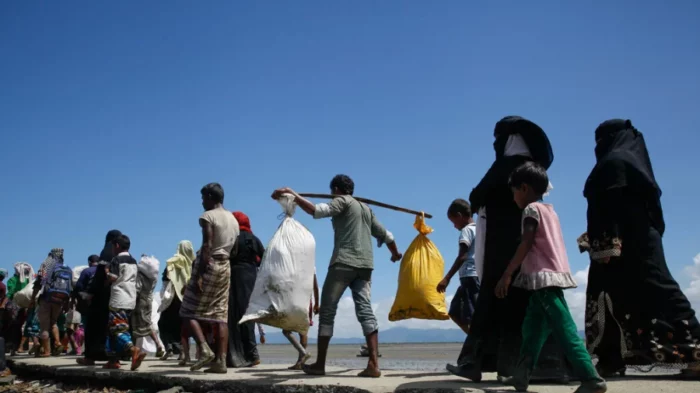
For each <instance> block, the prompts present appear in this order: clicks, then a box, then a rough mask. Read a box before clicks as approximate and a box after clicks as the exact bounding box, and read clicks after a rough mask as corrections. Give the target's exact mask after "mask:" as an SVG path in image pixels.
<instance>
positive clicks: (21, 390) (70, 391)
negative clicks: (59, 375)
mask: <svg viewBox="0 0 700 393" xmlns="http://www.w3.org/2000/svg"><path fill="white" fill-rule="evenodd" d="M137 392H139V391H138V390H118V389H112V388H102V387H100V388H97V387H89V386H80V387H78V386H67V385H65V384H62V383H54V382H52V381H24V380H21V379H17V380H15V382H14V383H13V384H11V385H6V386H0V393H137Z"/></svg>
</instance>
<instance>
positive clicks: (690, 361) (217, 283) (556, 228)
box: [0, 116, 700, 393]
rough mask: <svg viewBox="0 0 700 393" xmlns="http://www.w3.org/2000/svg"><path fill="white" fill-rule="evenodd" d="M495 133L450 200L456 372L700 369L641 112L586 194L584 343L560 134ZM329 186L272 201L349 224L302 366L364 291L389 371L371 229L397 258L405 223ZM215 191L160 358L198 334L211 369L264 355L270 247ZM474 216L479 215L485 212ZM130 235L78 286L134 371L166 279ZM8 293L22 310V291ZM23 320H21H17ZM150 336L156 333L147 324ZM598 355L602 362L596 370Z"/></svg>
mask: <svg viewBox="0 0 700 393" xmlns="http://www.w3.org/2000/svg"><path fill="white" fill-rule="evenodd" d="M494 139H495V141H494V150H495V153H496V160H495V162H494V163H493V165H492V166H491V168H490V169H489V170H488V172H487V173H486V175H485V176H484V177H483V179H482V180H481V181H480V182H479V184H478V185H477V186H476V187H475V188H474V189H473V190H472V192H471V195H470V196H469V201H466V200H463V199H459V200H456V201H455V202H453V203H452V205H451V206H450V208H449V209H448V218H449V219H450V220H451V221H452V223H453V224H454V225H455V227H457V229H459V230H460V231H462V234H461V235H460V252H459V256H458V258H457V261H456V262H455V265H454V266H453V268H452V269H450V271H449V273H448V275H447V276H446V277H445V279H444V280H443V281H442V282H441V283H440V284H438V288H437V290H438V291H441V292H443V291H445V290H446V288H447V286H448V285H449V281H450V279H451V277H452V275H454V274H456V273H457V272H458V271H459V272H460V277H461V278H462V280H460V282H461V284H462V285H461V286H460V288H459V290H458V295H459V296H456V297H455V301H456V302H459V303H460V305H455V303H453V307H451V312H450V314H451V316H452V317H453V319H455V321H456V322H458V323H459V326H460V327H461V328H462V329H463V330H465V332H468V336H467V338H466V340H465V342H464V345H463V347H462V351H461V353H460V355H459V358H458V360H457V364H456V365H448V366H447V369H448V371H449V372H451V373H453V374H455V375H458V376H460V377H464V378H467V379H470V380H472V381H476V382H478V381H480V380H481V378H482V373H483V372H496V373H497V374H498V376H499V379H501V380H502V381H503V382H505V383H508V384H511V385H513V386H515V387H516V389H518V390H524V389H527V386H528V384H529V383H530V381H546V380H562V381H565V380H570V379H578V380H581V381H582V385H581V387H580V388H579V390H577V392H581V393H584V392H589V393H593V392H604V391H605V390H606V387H605V381H604V378H609V377H613V376H615V375H616V374H620V373H624V370H625V368H626V367H627V366H645V365H646V366H650V365H659V364H663V365H682V367H684V370H683V373H684V374H686V375H687V376H690V377H696V378H700V341H699V340H700V324H698V320H697V318H696V316H695V312H694V310H693V309H692V307H691V305H690V303H689V302H688V299H687V298H686V297H685V295H684V294H683V293H682V291H681V289H680V288H679V286H678V284H677V282H676V281H675V280H674V278H673V277H672V275H671V273H670V271H669V269H668V266H667V264H666V260H665V257H664V251H663V246H662V236H663V234H664V229H665V223H664V218H663V210H662V208H661V203H660V197H661V189H660V187H659V185H658V183H657V181H656V179H655V176H654V172H653V169H652V165H651V160H650V158H649V154H648V152H647V148H646V144H645V141H644V137H643V135H642V133H641V132H640V131H638V130H637V129H636V128H635V127H634V126H633V125H632V123H631V121H629V120H619V119H615V120H609V121H606V122H604V123H602V124H601V125H600V126H599V127H598V128H597V129H596V131H595V155H596V159H597V163H596V165H595V167H594V168H593V170H592V171H591V174H590V176H589V177H588V179H587V180H586V183H585V188H584V192H583V194H584V197H585V198H586V200H587V201H588V213H587V218H588V228H587V229H586V231H585V233H584V234H583V235H581V237H580V238H579V239H578V245H579V249H580V251H581V252H588V253H589V256H590V259H591V266H590V269H589V279H588V287H587V301H586V321H585V324H586V325H585V332H586V340H585V345H584V342H583V341H582V340H581V339H580V338H579V337H578V333H577V329H576V326H575V324H574V323H573V320H572V318H571V315H570V313H569V310H568V306H567V304H566V301H565V300H564V296H563V292H562V290H565V289H567V288H572V287H575V286H576V283H575V281H574V279H573V276H572V275H571V272H570V269H569V264H568V258H567V252H566V248H565V246H564V243H565V242H564V240H563V235H562V232H561V228H560V224H559V217H558V216H557V214H556V213H555V211H554V209H553V207H552V206H551V205H549V204H546V203H543V202H542V199H543V197H544V196H545V195H547V193H548V192H549V191H550V190H551V189H552V186H551V184H550V182H549V178H548V176H547V172H546V171H547V169H548V168H549V167H550V166H551V165H552V163H553V160H554V154H553V150H552V146H551V145H550V142H549V139H548V138H547V135H546V133H545V132H544V130H542V129H541V128H540V127H539V126H538V125H537V124H535V123H534V122H532V121H529V120H527V119H524V118H521V117H516V116H509V117H506V118H504V119H502V120H500V121H499V122H498V123H496V126H495V130H494ZM330 191H331V193H332V194H333V195H334V196H335V198H334V199H333V200H332V201H331V202H330V203H320V204H313V203H311V202H310V201H308V200H307V199H305V198H303V197H302V196H300V195H299V194H298V193H296V192H295V191H294V190H292V189H290V188H282V189H278V190H275V192H274V193H273V194H272V198H273V199H278V198H280V197H281V196H282V195H284V194H290V195H292V197H293V198H294V201H295V203H296V204H297V205H298V206H299V207H300V208H301V209H302V210H304V211H305V212H306V213H308V214H310V215H312V216H313V217H314V218H317V219H321V218H326V217H332V218H333V229H334V232H335V236H334V249H333V256H332V259H331V262H330V266H329V270H328V274H327V276H326V281H325V283H324V284H323V288H322V291H321V295H320V308H319V307H318V305H317V306H316V307H313V308H314V309H315V311H316V312H319V314H320V324H319V331H318V335H319V337H318V353H317V360H316V363H314V364H312V365H308V366H306V365H304V364H303V363H304V362H305V360H306V359H308V356H307V355H308V353H306V352H303V353H302V352H301V350H300V363H299V364H297V365H296V366H298V367H297V368H300V369H302V370H303V371H304V372H305V373H307V374H312V375H322V374H324V373H325V362H326V354H327V351H328V347H329V345H330V341H331V337H332V335H333V325H334V320H335V314H336V311H337V306H338V302H339V300H340V298H341V297H342V295H343V293H344V292H345V290H346V289H347V288H350V290H351V291H352V297H353V300H354V302H355V311H356V314H357V318H358V321H359V322H360V324H361V326H362V330H363V334H364V335H365V337H366V341H367V349H368V353H369V361H368V365H367V368H366V369H365V370H364V371H362V372H361V373H360V374H359V376H361V377H379V376H380V375H381V372H380V368H379V362H378V340H379V338H378V324H377V321H376V318H375V316H374V312H373V310H372V305H371V281H372V271H373V269H374V256H373V244H372V237H374V238H376V239H377V240H378V241H379V244H380V246H381V245H382V244H386V245H387V247H388V249H389V250H390V252H391V260H392V261H393V262H396V261H399V260H401V258H402V255H401V253H400V252H399V250H398V248H397V245H396V242H395V240H394V236H393V235H392V233H391V232H389V231H387V230H386V229H385V228H384V227H383V226H382V225H381V223H379V221H378V220H377V218H376V217H375V216H374V213H373V212H372V210H371V209H370V208H369V207H368V206H367V205H365V204H364V203H362V202H359V201H358V200H357V199H355V198H354V197H353V192H354V183H353V181H352V180H351V179H350V178H349V177H348V176H345V175H338V176H336V177H335V178H333V179H332V180H331V183H330ZM201 195H202V205H203V207H204V210H205V213H204V214H203V215H202V216H201V217H200V219H199V224H200V226H201V228H202V234H203V238H202V247H201V248H200V250H199V251H198V252H197V253H195V252H194V248H193V246H192V243H191V242H189V241H182V242H181V243H180V244H179V245H178V248H177V253H176V255H175V256H174V257H172V258H170V259H169V260H168V261H167V263H166V268H165V271H164V272H163V276H162V280H163V292H162V293H163V295H162V303H161V306H160V310H159V311H160V312H161V314H160V322H159V333H160V338H161V340H162V342H163V344H164V348H162V349H159V352H161V353H159V355H161V356H162V357H163V358H164V359H167V358H168V357H170V356H172V355H173V354H176V355H179V356H180V364H181V365H182V366H185V365H188V364H189V362H190V359H189V339H190V337H192V338H194V340H195V342H196V343H197V359H196V361H195V362H194V364H192V365H191V369H192V370H199V369H201V368H203V367H205V366H209V368H208V369H207V371H209V372H214V373H225V372H226V369H227V367H246V366H253V365H256V364H258V363H259V362H260V360H259V356H258V353H257V349H256V340H255V325H254V323H253V322H248V323H244V324H239V323H238V322H239V321H240V320H241V318H242V316H243V314H244V312H245V310H246V308H247V306H248V302H249V300H250V296H251V292H252V290H253V286H254V283H255V279H256V275H257V269H258V267H259V263H260V261H261V259H262V256H263V253H264V247H263V245H262V243H261V242H260V240H259V239H258V238H257V237H255V235H253V233H252V230H251V226H250V221H249V220H248V217H246V216H245V215H244V214H243V213H240V212H234V213H231V212H230V211H228V210H226V209H225V208H224V207H223V202H224V191H223V188H222V187H221V186H220V185H219V184H217V183H211V184H208V185H206V186H205V187H204V188H202V190H201ZM472 213H475V214H477V217H478V219H477V221H476V223H474V221H473V219H472V216H473V214H472ZM129 245H130V241H129V239H128V237H126V236H125V235H123V234H121V233H120V232H119V231H110V232H109V234H108V235H107V238H106V242H105V246H104V249H103V250H102V253H101V254H100V255H99V257H97V256H96V257H95V258H92V259H91V263H93V266H91V267H90V269H88V270H86V271H84V272H83V273H82V274H81V280H82V279H83V277H82V275H86V277H88V276H89V277H88V278H87V279H86V282H83V283H81V282H80V281H79V283H78V285H76V289H79V292H80V293H83V294H84V295H81V296H78V297H77V298H78V299H80V301H84V302H85V303H86V305H85V306H84V307H85V312H84V313H83V315H84V319H83V324H84V326H85V357H84V358H82V359H80V360H79V363H81V364H85V365H90V364H94V362H95V361H102V360H108V363H107V367H119V359H120V358H121V357H130V358H131V359H132V369H137V368H138V366H139V364H140V362H141V361H142V360H143V356H144V354H143V353H142V352H141V351H140V350H139V349H138V348H137V347H135V346H134V345H133V343H132V341H131V339H132V338H131V336H130V334H131V333H132V332H136V331H137V330H138V329H136V326H131V325H130V323H132V324H134V323H135V324H136V325H139V326H143V325H144V323H146V322H148V321H150V319H149V317H147V316H145V315H142V314H143V312H142V311H143V310H144V309H145V308H146V307H147V304H148V303H149V302H150V301H151V300H150V298H148V297H147V296H146V297H145V298H139V297H138V295H140V294H141V293H148V292H149V291H150V293H151V294H152V292H153V288H155V283H153V282H149V283H148V284H144V283H141V284H139V286H138V290H137V287H136V284H137V281H138V280H137V278H138V276H139V274H140V271H141V270H142V269H141V268H140V267H141V265H143V263H141V264H138V263H137V262H136V261H135V260H134V258H132V257H131V255H130V254H129V253H128V250H129ZM62 260H63V251H62V250H58V249H56V250H53V251H52V253H51V254H50V255H49V259H47V262H44V264H42V266H41V268H40V269H39V271H38V274H37V278H36V280H35V281H34V284H33V285H34V288H35V291H34V294H33V295H34V298H36V295H37V294H38V292H39V291H40V290H42V288H44V292H43V295H42V296H43V298H39V299H38V303H39V308H38V310H35V308H32V307H34V303H32V307H30V310H28V312H27V316H26V322H24V325H25V331H26V330H27V329H26V326H31V325H32V320H33V319H32V318H37V315H38V320H39V325H40V329H39V330H40V331H41V335H40V337H41V340H42V341H41V346H42V351H41V352H40V356H48V355H50V350H51V348H50V347H49V344H48V343H49V338H50V337H49V332H51V331H52V329H55V324H56V322H55V320H56V318H57V316H58V314H60V306H57V305H56V304H60V302H58V303H57V302H55V301H53V300H55V299H53V300H52V298H51V297H50V296H51V295H50V294H51V293H53V292H52V285H54V283H53V282H52V281H51V280H52V279H50V278H49V277H55V276H56V275H55V271H56V267H57V266H59V265H61V264H62ZM465 262H467V263H466V264H465ZM463 265H464V266H463ZM30 268H31V267H30ZM0 274H2V272H0ZM16 276H17V280H14V282H13V288H15V287H17V285H18V284H17V281H19V282H20V283H22V284H21V285H29V284H28V282H29V280H30V278H31V274H30V272H29V270H28V269H26V268H25V267H21V268H20V270H19V271H18V274H17V275H16ZM13 278H14V277H13ZM466 278H469V279H466ZM310 279H311V278H310ZM47 280H48V281H47ZM314 281H315V277H314ZM8 284H9V283H8ZM144 288H145V289H144ZM0 289H2V288H0ZM8 289H9V288H8ZM3 292H4V291H0V297H2V299H3V300H2V305H3V307H5V309H7V307H8V306H7V304H8V302H9V303H11V301H12V294H10V293H7V294H5V293H3ZM54 292H55V291H54ZM132 294H133V296H132ZM59 298H60V296H59ZM316 302H318V296H316ZM42 304H45V305H46V306H43V307H42ZM137 304H138V306H137ZM465 305H466V306H465ZM135 309H137V310H138V311H134V310H135ZM457 314H459V317H457V316H456V315H457ZM30 315H31V317H30ZM85 317H87V318H85ZM3 322H4V320H3ZM10 325H12V326H14V329H16V325H17V324H16V323H15V324H14V325H13V324H12V323H11V322H10V323H9V324H8V326H10ZM3 326H4V324H3ZM3 329H4V327H3ZM3 331H5V330H3ZM149 333H152V331H151V330H148V331H147V330H145V329H144V330H140V331H139V333H138V334H140V335H147V334H149ZM286 333H289V332H286ZM288 336H289V337H291V335H288ZM106 337H109V338H110V340H109V341H107V340H106ZM58 339H59V338H58V337H56V340H58ZM156 340H157V338H156ZM591 355H595V357H597V358H598V363H597V366H596V367H594V366H593V363H592V361H591Z"/></svg>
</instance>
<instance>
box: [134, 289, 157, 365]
mask: <svg viewBox="0 0 700 393" xmlns="http://www.w3.org/2000/svg"><path fill="white" fill-rule="evenodd" d="M152 307H153V308H152V310H153V311H151V329H153V331H154V332H156V337H158V344H156V343H155V342H153V339H152V338H151V336H146V337H139V338H138V339H136V344H135V345H136V346H137V347H139V348H141V349H142V350H144V351H146V352H148V353H155V352H156V351H157V350H158V346H160V347H161V348H162V347H164V345H163V342H162V341H161V340H160V334H159V333H160V331H159V330H158V321H159V320H160V312H158V311H157V310H158V308H159V307H160V294H159V293H158V292H156V293H154V294H153V303H152Z"/></svg>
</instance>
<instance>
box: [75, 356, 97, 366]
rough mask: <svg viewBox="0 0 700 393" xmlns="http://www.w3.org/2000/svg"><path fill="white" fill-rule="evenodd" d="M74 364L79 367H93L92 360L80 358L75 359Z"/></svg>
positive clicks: (93, 362)
mask: <svg viewBox="0 0 700 393" xmlns="http://www.w3.org/2000/svg"><path fill="white" fill-rule="evenodd" d="M75 362H76V363H78V364H79V365H81V366H94V365H95V361H94V360H92V359H87V358H80V359H75Z"/></svg>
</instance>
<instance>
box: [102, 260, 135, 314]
mask: <svg viewBox="0 0 700 393" xmlns="http://www.w3.org/2000/svg"><path fill="white" fill-rule="evenodd" d="M123 257H128V258H131V255H129V253H128V252H122V253H120V254H119V255H117V256H116V258H114V260H112V263H110V265H109V269H110V271H109V272H110V274H118V275H119V276H118V277H117V280H116V281H115V282H113V283H112V290H111V295H110V297H109V307H111V308H115V309H119V310H133V309H134V308H136V275H137V274H138V271H139V269H138V265H137V264H136V261H135V260H134V259H133V258H131V260H132V261H133V263H115V262H116V260H117V259H119V258H123ZM117 269H118V270H117Z"/></svg>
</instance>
